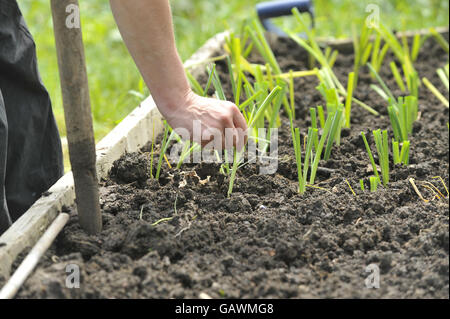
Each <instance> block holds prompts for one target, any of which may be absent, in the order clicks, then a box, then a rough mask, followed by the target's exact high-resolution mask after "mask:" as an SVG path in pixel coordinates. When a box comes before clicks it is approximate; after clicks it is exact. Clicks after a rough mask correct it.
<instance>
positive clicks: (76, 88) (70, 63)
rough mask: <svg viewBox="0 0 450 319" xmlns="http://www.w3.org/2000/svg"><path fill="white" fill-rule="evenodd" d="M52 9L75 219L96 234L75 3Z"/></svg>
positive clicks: (91, 147)
mask: <svg viewBox="0 0 450 319" xmlns="http://www.w3.org/2000/svg"><path fill="white" fill-rule="evenodd" d="M51 8H52V17H53V29H54V33H55V41H56V51H57V55H58V66H59V75H60V78H61V90H62V97H63V104H64V118H65V121H66V130H67V140H68V143H69V157H70V164H71V165H72V171H73V178H74V182H75V196H76V204H77V210H78V218H79V222H80V225H81V227H82V228H83V229H84V230H85V231H86V232H87V233H89V234H96V233H98V232H100V231H101V229H102V220H101V213H100V204H99V192H98V178H97V171H96V165H95V161H96V157H95V156H96V154H95V139H94V129H93V125H92V114H91V105H90V99H89V87H88V79H87V73H86V64H85V57H84V47H83V39H82V34H81V25H80V20H79V19H80V18H79V6H78V0H51Z"/></svg>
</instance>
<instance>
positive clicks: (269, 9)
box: [256, 0, 314, 36]
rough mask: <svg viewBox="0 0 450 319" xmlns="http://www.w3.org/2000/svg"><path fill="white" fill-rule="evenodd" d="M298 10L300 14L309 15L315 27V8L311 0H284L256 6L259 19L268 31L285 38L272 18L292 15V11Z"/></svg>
mask: <svg viewBox="0 0 450 319" xmlns="http://www.w3.org/2000/svg"><path fill="white" fill-rule="evenodd" d="M294 8H297V9H298V11H299V12H300V13H309V15H310V16H311V21H312V25H313V26H314V7H313V4H312V1H311V0H282V1H269V2H262V3H258V4H257V5H256V11H257V13H258V17H259V19H260V20H261V23H262V25H263V26H264V27H265V28H266V30H267V31H271V32H274V33H276V34H278V35H281V36H285V34H284V32H283V31H281V30H280V29H278V28H277V27H276V26H275V25H273V24H272V23H271V22H270V19H271V18H276V17H281V16H287V15H291V14H292V9H294Z"/></svg>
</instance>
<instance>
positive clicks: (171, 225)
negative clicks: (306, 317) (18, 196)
mask: <svg viewBox="0 0 450 319" xmlns="http://www.w3.org/2000/svg"><path fill="white" fill-rule="evenodd" d="M256 36H257V35H256ZM446 40H447V41H448V39H446ZM411 41H413V40H411ZM382 43H384V41H383V42H382ZM271 46H272V49H273V51H274V54H275V57H276V61H277V63H278V65H279V67H280V69H281V70H280V71H281V73H283V74H289V71H290V70H293V71H307V70H311V68H310V62H311V58H310V56H309V55H308V53H307V52H306V51H305V50H303V49H302V48H301V47H300V46H299V44H298V43H296V42H295V41H293V40H291V39H289V38H278V39H276V40H274V42H273V43H272V45H271ZM232 47H233V45H232V42H229V43H228V49H229V50H231V53H230V55H231V56H233V54H234V53H235V52H234V51H233V49H232ZM381 47H382V45H381ZM410 47H414V45H413V43H412V42H411V43H410ZM323 51H325V50H323ZM224 53H225V52H217V55H218V56H220V55H222V54H224ZM394 53H395V52H393V50H389V51H388V52H387V54H386V56H385V58H384V61H383V62H382V63H381V65H379V67H377V66H376V64H377V63H376V62H377V60H376V58H375V59H369V62H372V63H371V67H372V66H373V69H374V71H376V72H375V73H376V74H377V75H379V77H380V78H381V79H382V80H383V82H384V83H380V82H379V81H378V80H377V76H375V75H374V73H373V72H371V70H370V69H369V67H368V66H366V65H364V66H361V67H358V68H356V69H355V65H354V60H355V55H354V54H352V53H344V52H340V53H339V55H337V58H336V60H335V61H333V64H334V65H333V67H332V71H333V72H334V74H335V75H336V77H337V79H338V80H339V82H340V83H342V86H343V87H344V88H345V91H346V92H347V93H346V94H348V95H350V96H353V97H354V98H356V99H357V100H358V101H362V102H364V103H365V104H366V105H368V106H370V107H371V108H373V109H374V110H375V111H376V112H378V113H379V115H375V114H372V113H371V112H369V111H368V110H367V109H365V108H364V107H361V106H360V105H359V104H357V103H352V106H351V117H348V119H349V120H350V122H349V123H346V124H350V125H342V126H343V127H341V126H340V125H341V124H342V123H344V120H346V119H347V117H346V116H348V115H349V114H350V113H346V110H345V109H342V112H343V113H342V117H341V118H340V119H341V120H340V121H341V122H339V123H341V124H339V123H337V126H336V130H335V132H336V137H333V138H332V139H331V142H330V143H331V148H329V149H328V150H327V146H328V145H327V144H328V143H327V141H324V142H325V143H324V149H323V156H327V154H326V153H327V152H328V156H329V158H328V159H327V160H324V159H323V158H321V160H320V162H318V166H317V171H316V173H315V174H316V176H315V180H314V182H313V184H310V183H311V181H310V174H311V170H312V168H313V166H314V163H313V162H314V157H313V155H314V153H309V154H310V155H311V156H310V157H309V158H308V157H306V158H305V155H306V154H307V153H308V152H307V151H306V152H305V150H308V149H309V150H313V152H315V150H316V148H317V146H318V144H319V143H320V142H319V139H320V137H321V135H322V133H323V127H322V125H321V124H324V123H321V121H320V114H319V113H321V111H320V109H316V107H317V106H319V105H323V106H324V108H323V109H326V110H325V117H324V120H326V117H327V115H331V111H330V110H329V109H327V108H325V106H326V105H327V102H329V101H327V100H325V98H324V96H323V94H321V92H320V90H318V89H317V87H318V86H319V85H320V84H321V82H319V79H318V76H315V75H309V76H303V77H296V76H295V72H294V73H293V74H292V78H291V79H289V76H287V77H286V78H288V80H286V81H278V82H276V81H275V80H274V82H273V83H279V84H282V86H283V83H284V84H285V85H284V87H283V91H282V92H283V95H282V96H281V97H283V96H284V95H286V101H287V105H288V106H289V105H290V106H291V107H288V108H285V105H284V103H283V101H281V100H282V98H279V101H278V99H277V96H275V97H274V100H272V101H271V103H270V104H271V105H272V106H276V105H277V104H278V107H279V110H280V111H279V113H280V117H279V124H280V126H279V130H278V167H277V170H276V172H275V173H273V174H260V173H259V172H260V167H259V166H258V163H247V164H246V165H243V166H242V167H239V168H238V169H237V170H235V174H236V177H235V180H234V184H233V185H232V191H231V192H230V183H229V180H230V177H232V175H231V174H227V172H226V170H227V168H226V167H225V168H224V166H221V165H220V164H214V163H199V164H189V163H183V164H181V165H180V166H179V167H178V168H177V163H171V167H169V165H168V164H167V162H166V160H165V159H164V158H163V157H160V156H159V155H160V151H161V148H162V147H161V144H162V143H163V142H164V141H166V142H167V141H168V140H169V138H170V132H166V133H167V134H165V138H164V136H163V135H160V136H159V137H158V139H157V140H156V141H155V144H154V145H153V144H152V143H150V144H149V145H147V146H146V147H144V148H143V149H142V150H141V151H140V152H137V153H131V154H126V155H124V156H123V157H122V158H121V159H119V160H117V161H116V162H115V163H114V165H113V168H112V169H111V172H110V175H109V178H107V179H106V180H102V181H101V188H100V196H101V200H100V201H101V207H102V214H103V224H104V230H103V231H102V232H101V234H100V235H98V236H89V235H87V234H85V233H84V232H83V231H82V230H81V228H80V227H79V225H78V220H77V216H76V214H75V213H74V212H73V209H71V213H72V216H71V219H70V221H69V223H68V225H67V226H66V227H65V228H64V230H63V231H62V233H61V234H60V235H59V237H58V239H57V240H56V242H55V243H54V245H53V246H52V247H51V249H50V250H49V251H48V252H47V253H46V255H45V257H44V258H43V259H42V260H41V262H40V264H39V266H38V268H37V269H36V271H35V272H34V274H33V275H32V276H31V277H30V278H29V279H28V280H27V282H26V283H25V285H24V286H23V287H22V289H21V290H20V291H19V293H18V295H17V297H19V298H49V297H71V298H197V297H199V294H200V293H204V294H207V295H208V296H210V297H213V298H379V297H383V298H448V294H449V259H448V257H449V256H448V254H449V232H448V193H447V190H446V185H448V158H449V147H448V116H449V115H448V108H446V107H445V106H444V105H443V104H442V102H441V100H440V99H439V98H438V97H436V95H435V94H434V93H433V92H432V90H428V89H427V86H426V85H424V84H423V85H420V87H419V89H418V90H419V94H418V99H417V106H418V114H417V116H416V117H417V120H415V121H414V120H413V121H412V122H411V123H409V124H408V122H405V123H403V124H404V125H400V126H399V132H400V133H399V136H401V134H402V133H401V129H402V128H404V130H405V132H406V136H407V140H406V139H404V140H401V141H398V139H399V138H400V137H396V138H395V141H394V142H393V140H392V138H394V132H393V129H392V127H393V126H392V122H393V121H394V120H395V118H394V119H393V118H392V117H390V114H389V109H388V105H391V106H392V107H398V108H402V107H403V106H402V105H403V104H401V103H400V102H401V101H400V102H398V103H397V102H396V101H397V99H398V97H400V96H406V95H407V94H406V93H405V92H406V91H407V90H408V84H407V82H408V81H409V80H404V81H405V82H404V87H402V86H401V85H400V84H399V83H400V82H399V78H398V76H395V74H397V71H398V70H397V71H395V70H396V69H395V67H394V66H393V64H392V63H394V64H395V63H398V65H400V64H401V61H399V59H398V57H397V56H395V54H394ZM329 56H330V57H332V53H330V54H329ZM247 60H248V61H249V63H253V64H260V65H262V66H266V63H268V61H267V60H266V59H264V58H263V57H262V56H261V54H260V53H259V52H258V50H257V49H253V50H252V52H251V54H250V55H249V56H248V57H247ZM235 61H236V60H235V58H233V57H232V58H231V60H230V61H227V60H219V61H217V62H216V66H215V68H214V70H212V68H210V69H209V73H208V72H205V73H204V74H202V75H200V76H198V78H197V81H198V82H199V85H200V86H201V87H202V88H204V87H205V86H207V85H208V86H209V89H208V90H207V92H206V93H208V94H209V95H212V94H213V93H214V91H217V92H220V90H219V88H218V87H217V86H218V85H219V84H218V83H217V82H221V84H222V87H223V93H224V95H225V97H226V98H227V99H228V100H231V101H236V102H238V103H239V102H241V103H243V102H244V101H245V100H246V98H244V95H242V96H241V98H240V99H239V98H238V99H237V100H236V96H235V94H234V93H235V92H236V85H237V84H236V83H232V81H231V80H230V79H231V78H230V75H229V69H230V64H232V63H235ZM373 62H375V64H374V63H373ZM242 65H244V64H242ZM242 65H241V66H242ZM267 65H270V64H267ZM446 65H448V54H447V53H446V52H445V50H444V49H443V48H442V47H441V46H440V45H439V43H438V42H437V41H436V40H435V39H434V38H432V37H429V38H427V39H426V40H425V41H424V43H423V45H422V47H421V49H420V52H419V53H418V55H417V58H416V60H415V62H414V70H415V71H416V72H417V74H419V75H420V79H419V81H420V80H421V79H422V78H426V79H427V80H428V81H429V82H431V83H433V84H434V86H435V87H436V89H437V90H438V91H439V92H441V93H442V94H443V95H444V98H445V99H447V101H448V91H447V89H446V87H445V84H444V82H442V81H441V80H440V79H441V75H442V72H438V73H437V72H436V70H437V69H440V68H442V70H445V66H446ZM316 66H317V67H318V68H319V64H318V63H316ZM232 68H233V67H232ZM272 69H273V72H274V73H273V76H274V77H276V70H275V69H274V68H272ZM321 70H323V68H322V69H321ZM260 71H261V70H260ZM352 71H355V73H354V77H355V78H357V82H355V83H357V85H355V86H354V87H353V88H350V87H349V86H348V79H349V77H348V75H349V73H350V72H352ZM245 72H246V73H245V74H246V75H247V78H248V80H249V82H250V84H253V83H254V82H255V79H256V81H257V77H258V75H256V76H253V75H250V74H249V73H248V72H247V71H245ZM261 72H262V73H263V74H264V76H265V75H266V74H267V69H262V71H261ZM399 72H401V73H402V74H403V71H399ZM443 72H444V71H443ZM447 72H448V66H447ZM393 73H394V75H393ZM444 73H445V72H444ZM411 76H412V78H413V77H414V76H413V73H411ZM447 76H448V75H447ZM350 79H351V81H352V80H354V78H353V77H351V78H350ZM234 80H237V81H236V82H238V81H239V80H238V77H235V78H234V77H233V81H234ZM240 81H241V82H243V81H242V80H240ZM290 81H292V82H293V84H294V86H293V90H291V92H289V91H290V90H289V85H288V82H290ZM355 81H356V80H355ZM400 81H401V79H400ZM411 81H413V80H411ZM447 81H448V78H447ZM211 82H213V83H211ZM325 82H326V80H325ZM410 83H413V82H410ZM447 83H448V82H447ZM241 84H242V83H241ZM375 85H376V87H377V88H378V89H373V88H374V87H375ZM383 85H385V86H386V87H387V88H389V91H391V92H390V93H391V94H392V95H393V96H394V97H395V99H396V100H395V101H394V102H395V103H394V102H393V101H392V100H390V103H391V104H389V103H388V101H386V100H385V99H384V98H383V94H385V93H383V92H384V91H383V90H384V87H383ZM274 87H275V86H273V87H270V85H269V87H267V88H266V90H265V91H267V93H268V92H270V91H271V89H273V88H274ZM325 89H326V88H325ZM328 89H329V88H328ZM347 89H348V91H347ZM410 89H412V90H414V88H413V87H412V88H410ZM242 90H243V91H244V86H242ZM377 90H378V91H377ZM380 90H381V91H382V92H380ZM350 91H352V92H350ZM444 92H445V93H444ZM253 93H255V92H253ZM339 94H340V95H341V96H342V95H343V93H342V92H340V93H339ZM291 97H293V99H292V102H293V103H292V104H291V103H290V102H291ZM400 100H401V99H400ZM278 102H279V103H278ZM337 102H338V104H340V103H339V102H342V104H345V100H344V101H337ZM412 102H413V101H412V100H411V101H409V102H408V103H412ZM392 103H394V104H392ZM405 103H407V102H406V100H405ZM292 106H293V107H292ZM347 106H348V105H344V107H347ZM310 108H314V109H315V110H314V111H310ZM339 108H340V105H338V106H337V108H336V110H335V111H334V112H336V113H333V114H337V112H338V111H339ZM294 110H295V111H294ZM390 110H392V108H391V109H390ZM289 112H292V113H290V114H289ZM293 113H295V117H293V116H292V114H293ZM311 116H313V118H314V116H316V117H317V118H316V120H314V119H313V120H312V117H311ZM266 120H267V118H266ZM263 121H264V115H263ZM399 121H400V122H401V119H400V120H399ZM400 122H399V123H400ZM330 123H331V120H330ZM400 124H401V123H400ZM408 125H410V127H409V128H410V131H409V132H408ZM314 126H315V127H314ZM345 126H348V127H345ZM309 127H312V129H311V130H309V131H308V128H309ZM294 128H298V129H299V130H298V131H297V130H295V129H294ZM332 128H333V125H331V124H330V131H332V130H333V129H332ZM376 130H381V131H378V133H377V132H375V133H372V131H376ZM385 130H387V141H388V152H387V153H386V152H384V151H385V150H386V149H385V147H386V145H385V144H384V143H385V141H386V139H384V138H385V136H384V134H385V133H383V131H385ZM297 132H298V133H297ZM308 132H310V134H309V135H308ZM314 132H315V133H314ZM361 132H363V133H364V135H365V138H366V140H367V144H368V146H369V149H371V155H372V157H373V163H374V165H372V162H371V160H370V157H369V155H368V151H367V149H366V146H365V142H364V139H363V138H362V136H361ZM315 134H317V135H315ZM307 135H308V136H309V137H310V139H311V141H310V142H311V143H308V142H309V141H308V139H305V136H307ZM293 136H294V140H295V143H294V141H293ZM315 136H317V140H316V139H315V138H314V137H315ZM377 136H378V137H379V139H380V140H379V143H380V144H379V145H378V142H377V143H376V141H375V140H376V139H377ZM314 141H316V142H319V143H318V144H317V145H316V144H315V142H314ZM406 141H408V143H405V142H406ZM333 142H334V143H333ZM170 143H173V141H172V142H170V141H169V144H170ZM405 144H406V145H407V146H405ZM293 145H296V147H293ZM308 146H309V147H308ZM396 147H397V148H398V150H397V149H396ZM406 147H408V149H406ZM403 148H405V149H403ZM397 153H398V154H397ZM386 154H387V167H385V165H386V161H385V159H386ZM298 155H301V158H299V156H298ZM319 157H320V156H319ZM394 157H395V160H396V164H394V163H393V159H394ZM246 160H248V158H246ZM299 161H300V162H299ZM298 163H300V164H301V165H300V167H301V169H300V171H303V173H305V175H304V176H303V175H302V180H301V181H300V182H299V180H300V178H299V176H298V172H299V170H298V167H297V165H298ZM305 164H308V165H309V164H311V165H309V166H310V167H309V169H306V170H304V165H305ZM302 165H303V166H302ZM158 166H159V167H160V169H158ZM232 166H233V165H232V164H230V165H229V167H228V169H229V170H230V171H231V170H232ZM374 166H375V169H376V171H378V170H379V172H378V174H376V173H375V172H374V169H373V167H374ZM386 169H387V170H388V171H387V172H386V171H385V170H386ZM157 172H159V180H157V179H155V178H152V177H154V176H155V175H156V174H157ZM385 173H387V174H388V175H387V177H388V181H386V180H385V177H386V175H385ZM375 175H378V177H376V176H375ZM303 178H304V181H306V182H305V183H303V184H302V182H303ZM299 184H302V185H303V186H304V187H303V190H302V191H301V192H299V189H300V188H301V187H299ZM371 188H372V191H371ZM375 188H376V190H375ZM416 188H417V190H418V192H416ZM228 195H229V196H228ZM67 265H76V266H77V267H78V268H79V270H80V272H81V283H80V288H79V289H69V288H67V287H66V276H67V274H66V267H67ZM373 271H379V282H378V284H379V285H378V286H379V288H373V287H371V282H370V280H369V279H370V278H369V277H370V276H371V275H372V274H373Z"/></svg>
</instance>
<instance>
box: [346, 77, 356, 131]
mask: <svg viewBox="0 0 450 319" xmlns="http://www.w3.org/2000/svg"><path fill="white" fill-rule="evenodd" d="M354 79H355V73H354V72H350V73H349V75H348V83H347V98H346V100H345V127H347V128H350V116H351V111H352V97H353V85H354V83H355V80H354Z"/></svg>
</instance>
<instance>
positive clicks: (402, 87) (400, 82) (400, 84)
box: [390, 61, 406, 92]
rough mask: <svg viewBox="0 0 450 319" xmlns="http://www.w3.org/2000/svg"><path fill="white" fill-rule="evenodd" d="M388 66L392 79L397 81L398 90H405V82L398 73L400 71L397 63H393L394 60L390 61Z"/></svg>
mask: <svg viewBox="0 0 450 319" xmlns="http://www.w3.org/2000/svg"><path fill="white" fill-rule="evenodd" d="M390 67H391V71H392V75H393V76H394V79H395V81H396V82H397V85H398V87H399V88H400V90H402V92H405V91H406V87H405V84H404V83H403V79H402V76H401V75H400V72H399V71H398V68H397V65H396V64H395V62H394V61H392V62H391V63H390Z"/></svg>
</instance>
